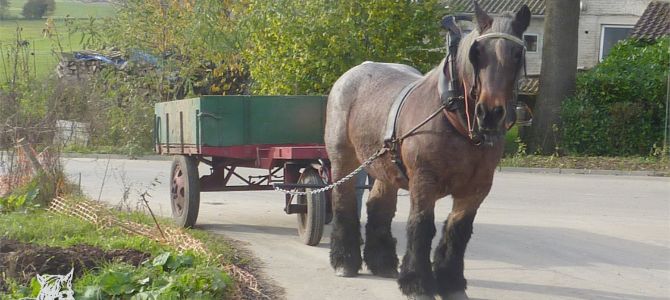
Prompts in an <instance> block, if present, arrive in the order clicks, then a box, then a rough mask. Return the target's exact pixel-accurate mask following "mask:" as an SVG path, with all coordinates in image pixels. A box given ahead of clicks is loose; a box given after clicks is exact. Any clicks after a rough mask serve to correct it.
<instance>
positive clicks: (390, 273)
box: [370, 268, 398, 278]
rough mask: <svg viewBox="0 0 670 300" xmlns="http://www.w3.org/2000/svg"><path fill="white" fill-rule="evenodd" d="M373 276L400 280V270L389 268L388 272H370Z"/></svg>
mask: <svg viewBox="0 0 670 300" xmlns="http://www.w3.org/2000/svg"><path fill="white" fill-rule="evenodd" d="M370 271H371V272H372V275H375V276H379V277H384V278H398V270H397V269H390V268H387V269H386V270H370Z"/></svg>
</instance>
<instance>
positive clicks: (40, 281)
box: [37, 274, 47, 286]
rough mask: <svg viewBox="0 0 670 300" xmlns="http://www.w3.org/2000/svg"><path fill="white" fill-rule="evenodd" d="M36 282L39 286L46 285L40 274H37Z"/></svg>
mask: <svg viewBox="0 0 670 300" xmlns="http://www.w3.org/2000/svg"><path fill="white" fill-rule="evenodd" d="M37 282H39V283H40V285H41V286H44V284H45V283H47V280H46V279H45V278H44V277H42V276H41V275H40V274H37Z"/></svg>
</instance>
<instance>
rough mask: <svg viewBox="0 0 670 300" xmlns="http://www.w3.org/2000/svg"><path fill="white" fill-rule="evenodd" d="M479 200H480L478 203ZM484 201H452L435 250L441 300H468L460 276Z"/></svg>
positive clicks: (434, 265)
mask: <svg viewBox="0 0 670 300" xmlns="http://www.w3.org/2000/svg"><path fill="white" fill-rule="evenodd" d="M479 198H481V199H479ZM481 200H483V197H477V199H463V198H458V197H454V208H453V209H452V212H451V213H450V214H449V217H448V218H447V221H445V222H444V226H443V227H442V238H441V239H440V242H439V244H438V246H437V248H436V249H435V257H434V259H433V260H434V263H433V268H434V272H435V277H436V280H437V293H438V294H439V295H440V297H442V299H445V300H446V299H449V300H456V299H458V300H461V299H468V297H467V295H466V294H465V289H466V285H467V282H466V280H465V277H464V276H463V269H464V261H463V258H464V255H465V248H466V246H467V245H468V241H470V236H472V224H473V222H474V219H475V215H476V214H477V208H478V207H479V204H480V203H481Z"/></svg>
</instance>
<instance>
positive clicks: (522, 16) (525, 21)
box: [512, 4, 530, 35]
mask: <svg viewBox="0 0 670 300" xmlns="http://www.w3.org/2000/svg"><path fill="white" fill-rule="evenodd" d="M528 25H530V9H529V8H528V5H525V4H524V5H523V6H522V7H521V8H520V9H519V11H517V12H516V16H514V21H512V29H514V33H516V34H518V35H521V34H522V33H523V32H524V31H526V29H527V28H528Z"/></svg>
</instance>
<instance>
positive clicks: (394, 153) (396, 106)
mask: <svg viewBox="0 0 670 300" xmlns="http://www.w3.org/2000/svg"><path fill="white" fill-rule="evenodd" d="M419 81H421V80H417V81H414V82H412V83H410V84H408V85H407V86H405V87H404V88H403V89H402V90H401V91H400V94H398V96H396V98H395V100H394V101H393V105H391V110H390V111H389V115H388V119H387V120H386V132H385V133H384V145H385V147H386V148H388V149H389V152H390V153H391V161H393V162H394V163H395V165H396V166H397V167H398V170H400V173H401V174H402V175H403V176H404V177H405V178H406V179H407V178H409V177H408V176H407V168H405V164H403V163H402V159H401V158H400V155H399V153H398V150H399V148H400V142H401V140H400V139H397V138H396V128H397V125H398V124H397V123H398V117H399V116H400V111H401V110H402V107H403V106H404V104H405V100H406V99H407V96H409V94H410V93H411V92H412V91H413V90H414V88H415V87H416V85H417V84H418V83H419Z"/></svg>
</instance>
